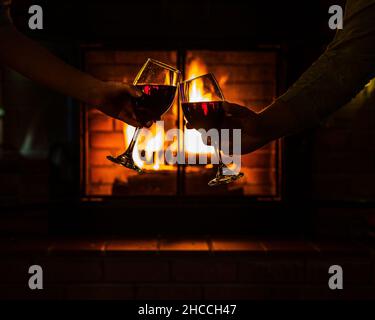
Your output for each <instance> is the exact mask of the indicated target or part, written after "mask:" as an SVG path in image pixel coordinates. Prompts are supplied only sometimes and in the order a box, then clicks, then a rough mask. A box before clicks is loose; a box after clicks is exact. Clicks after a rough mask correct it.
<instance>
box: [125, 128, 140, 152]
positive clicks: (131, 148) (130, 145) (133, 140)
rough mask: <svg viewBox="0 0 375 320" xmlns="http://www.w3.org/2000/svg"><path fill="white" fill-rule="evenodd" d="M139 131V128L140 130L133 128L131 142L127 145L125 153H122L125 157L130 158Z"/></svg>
mask: <svg viewBox="0 0 375 320" xmlns="http://www.w3.org/2000/svg"><path fill="white" fill-rule="evenodd" d="M140 131H141V128H140V127H137V128H135V131H134V134H133V138H132V141H130V144H129V146H128V148H127V149H126V151H125V152H124V155H125V156H127V157H132V154H133V149H134V146H135V143H136V142H137V138H138V136H139V132H140Z"/></svg>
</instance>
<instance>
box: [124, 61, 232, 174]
mask: <svg viewBox="0 0 375 320" xmlns="http://www.w3.org/2000/svg"><path fill="white" fill-rule="evenodd" d="M208 72H209V71H208V69H207V66H206V65H205V63H204V62H203V60H202V59H200V58H192V59H190V61H189V64H188V66H187V73H186V79H191V78H195V77H198V76H200V75H203V74H206V73H208ZM227 78H228V77H227V76H222V77H220V78H219V79H218V82H219V85H220V86H221V85H224V84H225V82H226V81H227ZM190 100H191V102H201V101H212V94H211V93H208V94H203V81H202V80H199V79H198V81H195V82H194V83H193V85H192V86H191V87H190ZM172 113H173V116H174V117H176V116H177V108H172ZM149 130H150V131H149V134H146V131H145V130H142V131H141V133H140V135H139V137H138V139H137V142H136V144H135V146H134V151H133V159H134V162H135V163H136V164H137V166H138V167H140V168H142V169H145V170H174V169H175V168H174V167H173V166H171V165H168V164H166V163H165V160H164V156H163V154H162V152H159V151H161V150H162V149H163V147H168V148H169V149H170V150H173V151H174V152H177V151H178V141H177V140H175V141H173V142H172V143H170V145H169V146H165V145H164V143H165V139H164V135H165V134H164V131H163V128H162V127H161V126H159V125H157V124H154V125H153V126H152V127H151V128H150V129H149ZM134 131H135V128H134V127H132V126H130V125H126V124H125V125H124V127H123V132H124V140H125V145H126V146H128V145H129V144H130V141H131V139H132V137H133V134H134ZM181 138H183V140H184V150H185V152H187V153H191V154H198V155H199V154H207V155H213V154H214V153H215V149H214V147H212V146H207V145H205V144H204V143H203V142H202V139H201V136H200V133H199V132H198V131H197V130H195V129H187V128H186V127H185V130H184V135H183V137H182V136H181ZM164 149H165V148H164ZM140 151H142V155H143V156H144V158H146V159H147V160H151V159H152V161H150V162H152V163H151V164H149V163H146V162H145V161H143V160H142V159H141V157H140ZM206 167H212V165H211V164H208V165H207V166H206Z"/></svg>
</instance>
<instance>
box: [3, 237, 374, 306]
mask: <svg viewBox="0 0 375 320" xmlns="http://www.w3.org/2000/svg"><path fill="white" fill-rule="evenodd" d="M1 252H2V253H3V254H2V255H1V260H0V271H1V274H2V275H6V276H5V277H1V279H0V297H1V298H2V299H11V298H24V299H168V300H169V299H172V300H173V299H307V300H308V299H365V298H367V299H373V298H374V297H375V289H374V288H375V269H374V260H373V255H372V254H373V248H372V247H368V246H363V245H354V244H353V243H348V242H345V243H343V242H341V243H336V244H335V243H331V242H324V243H308V242H287V241H263V242H258V241H250V240H245V239H242V240H239V239H237V240H236V239H232V240H231V239H220V238H218V239H212V240H210V241H208V242H207V241H206V240H203V239H194V240H176V239H159V240H156V239H155V240H146V239H144V240H140V239H130V240H113V241H109V242H105V241H85V240H84V241H83V240H81V241H80V240H71V241H69V240H64V241H56V240H55V241H52V242H51V243H50V244H46V243H43V242H38V241H28V242H27V243H26V242H20V241H19V240H18V242H17V241H13V242H7V241H2V245H1ZM371 257H372V258H371ZM31 264H40V265H41V266H42V267H43V269H44V279H45V284H44V290H42V291H31V290H29V289H28V288H27V286H26V283H27V280H28V274H27V269H28V266H30V265H31ZM333 264H338V265H341V266H342V267H343V270H344V290H335V291H332V290H330V289H329V288H328V284H327V283H328V279H329V274H328V268H329V266H331V265H333Z"/></svg>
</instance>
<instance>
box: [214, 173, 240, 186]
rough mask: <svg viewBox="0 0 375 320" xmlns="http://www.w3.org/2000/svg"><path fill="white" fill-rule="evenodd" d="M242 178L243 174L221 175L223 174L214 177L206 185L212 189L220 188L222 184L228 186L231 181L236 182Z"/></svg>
mask: <svg viewBox="0 0 375 320" xmlns="http://www.w3.org/2000/svg"><path fill="white" fill-rule="evenodd" d="M243 176H244V174H243V172H240V173H238V174H233V175H223V174H221V175H220V174H218V175H216V177H215V178H213V179H212V180H211V181H210V182H209V183H208V185H209V186H210V187H214V186H220V185H222V184H228V183H231V182H233V181H236V180H238V179H240V178H242V177H243Z"/></svg>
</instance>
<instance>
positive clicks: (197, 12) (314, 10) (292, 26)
mask: <svg viewBox="0 0 375 320" xmlns="http://www.w3.org/2000/svg"><path fill="white" fill-rule="evenodd" d="M31 4H40V5H41V6H42V7H43V9H44V30H42V31H30V30H29V29H28V27H27V22H28V18H29V14H28V8H29V6H30V5H31ZM332 4H341V5H344V1H304V2H303V3H301V2H296V1H272V2H270V1H247V2H245V1H237V0H234V1H230V2H228V1H208V0H200V1H183V2H182V1H167V0H164V1H137V2H135V1H133V2H124V1H111V0H110V1H98V0H94V1H70V0H69V1H25V0H20V1H17V0H14V3H13V5H12V17H13V20H14V23H15V25H16V26H17V28H19V29H20V30H21V31H23V32H25V33H26V34H28V35H29V36H30V37H32V38H34V39H35V40H37V41H40V42H41V44H42V45H45V46H46V47H48V48H49V49H50V50H51V51H52V52H54V53H55V54H57V55H58V56H60V57H61V58H62V59H64V60H65V61H67V62H68V63H70V64H72V65H74V66H77V67H79V68H80V67H81V62H82V61H81V59H82V47H99V48H100V47H106V48H111V47H112V48H121V49H128V50H139V49H142V50H144V49H150V50H154V49H177V50H183V49H210V50H219V49H220V50H225V49H227V50H250V49H253V48H268V47H275V46H276V47H278V48H279V49H280V52H281V58H282V60H283V61H284V67H285V68H284V69H285V70H284V73H283V78H282V79H281V81H280V83H281V84H282V87H280V93H282V92H283V91H284V90H285V89H286V88H287V87H288V86H289V85H291V84H292V83H293V82H294V81H295V80H296V79H297V78H298V77H299V75H301V74H302V72H303V71H304V70H306V68H308V67H309V66H310V65H311V63H312V62H313V61H314V60H315V59H316V58H317V57H318V56H319V55H320V54H321V53H322V52H323V51H324V48H325V46H326V45H327V44H328V43H329V41H330V40H331V39H332V38H333V36H334V34H335V32H334V31H332V30H330V29H329V28H328V19H329V14H328V8H329V6H330V5H332ZM23 54H25V55H27V52H24V53H23ZM1 86H2V101H1V103H2V105H4V108H5V111H6V115H5V119H4V121H5V132H4V135H5V138H4V141H5V145H6V148H7V150H13V153H12V157H16V158H17V159H18V160H17V161H8V162H6V163H7V164H6V165H5V164H4V161H3V165H2V179H1V191H2V192H1V194H2V195H3V196H2V203H3V205H5V207H6V208H7V209H6V210H11V211H12V210H16V211H19V210H20V208H22V210H23V211H24V212H30V211H31V208H32V206H34V207H35V208H37V209H35V210H36V211H38V210H39V209H38V208H39V207H40V206H43V205H44V204H45V203H51V201H52V202H53V203H54V201H57V202H58V203H61V202H62V203H64V204H65V205H66V204H71V203H74V204H77V203H79V195H80V194H79V170H80V168H79V141H78V138H77V137H78V131H79V104H78V103H77V102H76V101H74V100H72V99H71V98H69V97H64V96H62V95H60V94H58V93H55V92H52V91H50V90H48V89H47V88H44V87H40V86H38V85H37V84H35V83H32V82H30V81H29V80H27V79H25V78H23V77H22V76H20V75H18V74H17V73H14V72H12V71H10V70H9V69H7V68H5V67H4V68H3V69H2V83H1ZM367 95H371V93H367ZM372 96H373V94H372ZM360 106H363V108H359V107H360ZM371 106H373V104H371V103H370V104H368V103H367V104H366V103H364V102H363V101H362V100H361V101H359V102H357V103H354V104H351V105H350V106H349V107H345V108H343V111H340V112H339V113H338V115H335V116H334V117H332V118H330V119H329V120H328V121H327V122H325V123H322V125H321V126H320V127H318V128H315V129H313V130H307V131H304V132H301V133H299V134H297V135H294V136H291V137H288V138H286V143H285V153H284V156H285V159H284V160H285V161H284V164H285V167H284V173H285V190H284V191H285V192H284V198H283V201H282V202H281V203H278V204H266V205H265V207H262V208H260V209H259V208H258V207H257V206H258V204H254V203H251V204H249V203H248V202H246V201H245V203H244V202H242V201H229V202H227V203H225V206H224V207H225V208H226V209H222V208H221V209H220V210H218V211H215V210H211V208H212V206H213V205H214V204H215V203H216V200H215V199H211V200H207V201H201V202H200V203H201V204H202V209H201V210H198V212H196V214H197V216H198V217H199V216H201V215H202V211H204V212H205V213H204V215H205V216H209V217H210V219H212V215H208V214H206V212H207V211H209V212H212V211H213V212H217V213H219V212H221V211H223V212H224V214H223V215H224V217H225V219H224V222H223V223H224V225H225V221H226V220H227V218H226V217H227V213H228V211H230V212H239V213H238V214H237V213H235V214H234V216H235V218H234V219H232V220H234V221H236V220H237V221H243V219H244V218H245V219H250V218H249V214H248V212H254V214H253V215H252V216H251V217H259V216H264V217H267V218H263V219H265V220H266V222H264V221H263V222H264V223H266V224H267V230H270V232H271V233H272V232H274V231H275V230H279V231H280V230H281V229H288V228H289V227H290V226H293V228H292V229H301V230H302V231H303V232H302V233H304V232H305V231H306V228H305V227H306V226H308V227H307V229H308V230H309V232H310V231H311V229H314V230H315V229H316V228H317V227H316V226H317V225H318V226H319V228H318V229H320V230H322V229H323V230H325V231H326V232H328V233H332V232H333V233H335V232H336V231H338V230H339V232H343V233H344V234H347V233H348V232H349V233H352V232H357V230H356V229H355V231H353V228H354V226H356V225H357V224H362V223H363V221H364V220H366V219H367V217H368V215H370V214H371V213H372V211H373V209H372V207H373V202H374V199H375V194H374V188H373V186H372V184H373V183H372V182H373V178H374V177H375V173H374V167H375V166H374V163H375V160H374V159H375V156H374V151H373V150H374V148H373V145H374V144H373V142H374V133H373V132H374V130H373V128H374V126H373V125H372V122H373V120H372V119H373V118H374V117H373V112H374V111H373V109H374V108H372V107H371ZM9 163H11V165H9ZM9 166H10V167H9ZM4 181H7V183H4ZM66 199H67V200H66ZM155 201H156V200H155V199H151V200H147V199H142V201H139V200H137V201H135V202H132V203H131V204H129V203H127V202H125V203H122V204H118V206H119V208H120V209H121V208H124V207H126V208H130V210H136V211H137V210H140V207H142V206H144V209H145V210H147V207H148V206H153V205H154V203H155ZM158 201H159V200H158ZM160 201H161V202H162V203H165V200H163V199H161V200H160ZM167 201H169V200H167ZM189 203H191V201H190V200H189V199H188V200H186V199H182V200H178V201H177V202H176V203H174V202H173V203H172V204H170V206H174V207H175V211H178V212H181V213H182V212H184V210H186V211H187V212H189V214H190V215H193V214H194V213H192V212H191V210H190V207H189V206H188V208H187V207H186V205H188V204H189ZM105 205H106V206H108V207H111V206H112V205H113V204H105ZM78 206H79V210H81V211H82V212H86V211H85V210H86V209H85V208H86V207H87V206H89V207H90V205H88V204H85V205H84V206H83V208H82V204H81V203H79V204H78ZM102 206H103V205H102V204H101V205H99V204H94V206H93V207H92V208H91V207H90V210H89V213H87V214H89V215H90V217H91V218H90V220H93V219H92V212H91V210H94V211H98V212H99V213H98V216H99V218H98V220H99V221H100V220H101V218H100V217H101V216H102V213H101V212H103V211H106V212H108V210H109V209H108V207H105V209H103V207H102ZM116 206H117V205H116ZM253 206H256V207H255V208H254V207H253ZM58 207H59V206H58ZM9 208H12V209H9ZM63 208H64V209H63V210H62V211H63V212H62V213H61V216H62V217H63V218H62V220H64V221H65V222H66V221H71V220H73V221H76V220H77V217H79V216H80V215H74V216H72V217H68V215H69V214H68V213H69V212H70V211H71V210H69V209H68V208H69V206H68V208H66V207H64V206H63ZM131 208H133V209H131ZM117 209H118V208H117ZM117 209H116V210H117ZM53 211H54V212H55V213H54V214H53V215H54V216H59V215H58V214H57V213H56V212H58V209H56V210H55V209H54V210H53ZM162 211H163V210H162ZM164 211H165V210H164ZM167 211H168V210H167ZM169 211H171V210H169ZM266 212H271V213H270V215H271V219H268V217H269V215H267V214H266ZM288 217H289V218H288ZM327 217H331V218H330V219H328V218H327ZM348 217H349V218H348ZM353 217H354V218H353ZM117 218H118V216H117V215H116V214H115V215H114V217H113V218H112V222H111V223H110V224H109V225H111V224H115V223H114V221H117ZM168 219H169V220H168ZM337 219H338V220H339V221H340V222H339V225H338V226H337V224H336V221H337ZM353 219H354V220H353ZM110 220H111V218H109V217H108V216H107V218H106V221H110ZM192 220H194V219H192ZM83 221H87V219H83ZM166 221H169V222H168V223H170V224H171V225H174V224H175V223H178V219H177V221H174V220H173V219H172V220H171V219H170V217H169V216H168V217H167V218H166ZM171 221H174V222H171ZM249 221H251V223H249V224H253V221H252V218H251V219H250V220H249ZM327 221H330V222H327ZM281 222H283V224H282V227H281V225H280V223H281ZM207 223H208V224H209V222H207ZM150 224H151V225H152V223H150ZM239 224H240V223H239ZM234 225H235V227H234V230H238V229H236V228H238V225H237V224H236V223H235V224H234ZM301 226H303V227H301ZM332 226H333V227H334V228H333V229H332ZM206 227H207V224H204V225H202V230H206ZM247 227H248V225H246V228H247ZM258 229H259V228H258ZM263 229H264V228H263Z"/></svg>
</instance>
